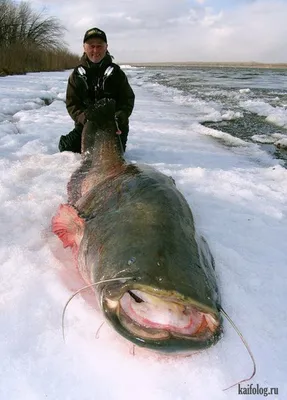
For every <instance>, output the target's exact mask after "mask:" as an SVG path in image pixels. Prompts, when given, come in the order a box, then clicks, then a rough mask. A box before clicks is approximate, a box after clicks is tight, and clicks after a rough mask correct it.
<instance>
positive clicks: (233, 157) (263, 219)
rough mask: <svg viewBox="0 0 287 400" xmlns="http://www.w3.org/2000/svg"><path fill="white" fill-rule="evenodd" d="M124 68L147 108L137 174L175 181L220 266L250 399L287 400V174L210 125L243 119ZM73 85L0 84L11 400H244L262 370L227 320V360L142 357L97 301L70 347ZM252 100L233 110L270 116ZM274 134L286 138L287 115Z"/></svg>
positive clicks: (62, 79)
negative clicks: (63, 141) (149, 169)
mask: <svg viewBox="0 0 287 400" xmlns="http://www.w3.org/2000/svg"><path fill="white" fill-rule="evenodd" d="M123 68H124V70H125V71H126V73H127V74H128V76H129V80H130V82H131V84H132V86H133V88H134V90H135V94H136V105H135V109H134V112H133V114H132V117H131V121H130V126H131V129H130V134H129V140H128V146H127V152H126V155H125V157H126V160H127V162H136V163H146V164H148V165H151V166H153V167H154V168H157V169H158V170H160V171H161V172H163V173H165V174H167V175H168V176H172V177H173V178H174V179H175V182H176V185H177V187H178V189H179V190H180V191H181V192H182V193H183V195H184V196H185V198H186V199H187V201H188V203H189V205H190V207H191V209H192V212H193V216H194V220H195V227H196V230H197V232H198V234H202V235H204V237H205V239H206V240H207V242H208V243H209V246H210V249H211V252H212V254H213V256H214V259H215V265H216V276H217V280H218V286H219V290H220V293H221V297H222V306H223V307H224V308H225V309H226V311H227V312H228V314H229V315H230V317H231V318H232V319H233V320H234V322H235V323H236V324H237V325H238V326H239V328H240V330H241V332H242V334H243V335H244V337H245V339H246V340H247V342H248V344H249V346H250V348H251V350H252V352H253V354H254V357H255V360H256V364H257V373H256V376H255V377H254V379H253V380H252V381H251V382H248V383H246V384H244V385H243V387H245V388H248V386H247V385H250V384H252V385H254V387H255V388H256V387H257V386H256V385H258V386H259V387H260V388H267V389H270V388H277V389H278V391H279V395H278V396H274V395H273V396H270V397H268V399H272V400H285V399H286V398H287V384H286V371H287V361H286V348H287V331H286V320H287V311H286V282H287V269H286V265H287V255H286V237H287V170H286V168H284V167H283V165H282V162H281V161H280V160H277V159H274V158H273V157H272V156H271V155H270V154H268V153H267V152H265V151H263V150H262V149H261V148H260V147H259V146H258V144H256V143H251V142H248V143H247V142H245V141H243V140H241V139H238V138H234V137H232V136H231V135H228V134H227V133H223V132H220V131H218V130H217V131H215V130H213V129H210V128H208V127H205V126H203V125H201V124H200V123H199V122H198V121H199V120H200V121H201V122H202V121H204V120H206V121H207V120H208V121H210V120H212V118H213V120H215V121H218V120H220V119H221V120H227V119H232V118H236V115H235V114H236V113H234V112H232V111H233V110H232V109H230V110H226V109H223V108H221V107H219V104H217V105H216V104H215V102H213V101H210V102H204V101H203V100H202V99H201V98H199V99H196V98H194V97H193V96H190V97H188V96H184V94H183V93H181V92H178V91H176V90H175V89H172V88H168V87H164V86H162V85H158V84H153V83H151V82H149V81H148V80H147V74H148V72H147V71H146V70H145V69H137V68H134V69H132V68H129V67H127V66H126V67H123ZM68 76H69V71H64V72H54V73H38V74H36V73H35V74H27V75H22V76H8V77H2V78H0V201H1V207H0V221H1V224H0V264H1V268H0V282H1V285H0V359H1V368H0V399H1V400H2V399H3V400H6V399H7V400H8V399H11V400H46V399H52V400H79V399H81V400H95V399H97V400H106V399H109V400H126V399H130V398H135V399H136V400H147V399H149V400H190V399H197V400H206V399H212V400H225V399H228V400H239V399H240V398H241V396H239V394H238V388H237V387H235V388H233V389H230V390H229V391H227V392H223V389H224V388H226V387H228V386H229V385H231V384H234V383H236V382H238V381H239V380H241V379H243V378H247V377H249V376H250V375H251V372H252V363H251V361H250V358H249V356H248V354H247V352H246V350H245V348H244V346H243V344H242V342H241V341H240V339H239V338H238V336H237V335H236V333H235V332H234V330H233V329H232V328H231V326H230V325H229V324H228V323H227V321H226V320H225V321H224V324H223V327H224V335H223V337H222V339H221V340H220V341H219V342H218V343H217V344H216V346H213V347H212V348H211V349H209V350H206V351H202V352H200V353H197V354H194V355H193V356H191V357H164V356H159V355H156V354H155V353H152V352H147V351H144V350H140V349H136V350H135V354H133V352H132V347H131V345H130V343H128V342H126V341H125V340H124V339H122V338H121V337H120V336H119V335H118V334H117V333H116V332H115V331H114V330H113V329H112V328H111V327H110V326H109V325H108V324H104V325H103V326H102V328H101V329H100V331H99V333H97V332H98V329H99V327H100V326H101V325H102V323H103V322H104V319H103V315H102V314H101V312H100V311H99V310H97V309H96V307H95V300H94V296H93V294H92V293H91V292H89V293H86V294H85V295H84V294H83V295H78V296H76V297H75V298H74V299H73V301H72V302H71V303H70V304H69V307H68V309H67V313H66V318H65V332H66V341H65V342H64V341H63V339H62V332H61V315H62V311H63V307H64V305H65V303H66V302H67V300H68V299H69V297H70V296H71V295H72V294H73V293H75V291H76V290H78V289H79V288H81V287H82V286H84V282H83V281H82V279H81V277H80V275H79V274H78V272H77V270H76V268H75V265H74V262H73V257H72V254H71V251H70V249H63V247H62V243H61V242H60V240H59V239H58V238H57V237H56V236H55V235H53V234H52V232H51V219H52V217H53V216H54V215H55V213H56V211H57V209H58V206H59V205H60V204H61V203H65V202H66V201H67V191H66V185H67V183H68V181H69V178H70V176H71V174H72V173H73V171H74V170H75V169H76V168H77V167H78V166H79V165H80V161H81V158H80V155H78V154H73V153H71V152H63V153H59V151H58V147H57V146H58V141H59V137H60V135H62V134H66V133H68V132H69V130H71V129H72V127H73V123H72V120H71V119H70V117H69V116H68V114H67V111H66V108H65V103H64V99H65V90H66V84H67V79H68ZM274 79H275V78H274ZM255 80H256V78H255ZM275 92H276V90H275ZM254 93H255V92H254V91H253V89H252V88H251V89H250V88H248V87H246V88H245V89H243V90H242V89H240V88H237V89H236V88H233V91H232V96H237V97H238V98H242V99H245V101H247V99H248V98H249V97H250V99H253V102H252V101H251V100H250V102H249V103H248V104H247V106H248V107H249V108H250V107H251V105H252V104H253V106H254V107H253V108H254V109H253V111H254V112H255V113H257V114H258V115H265V116H267V117H268V116H270V115H271V116H272V113H273V111H274V109H273V108H272V107H270V108H268V107H266V104H265V103H262V102H261V103H260V102H257V103H256V99H254V97H252V96H253V95H254ZM274 96H276V94H274ZM266 101H268V100H266ZM283 113H285V114H284V115H285V119H286V108H284V107H282V114H283ZM274 117H275V116H274ZM281 117H283V115H282V116H281ZM274 122H275V123H278V125H279V126H282V123H283V121H282V118H280V115H277V119H276V120H275V119H274ZM280 124H281V125H280ZM252 397H253V396H252ZM242 398H244V396H242ZM254 398H256V399H257V398H258V399H262V398H265V397H263V396H254Z"/></svg>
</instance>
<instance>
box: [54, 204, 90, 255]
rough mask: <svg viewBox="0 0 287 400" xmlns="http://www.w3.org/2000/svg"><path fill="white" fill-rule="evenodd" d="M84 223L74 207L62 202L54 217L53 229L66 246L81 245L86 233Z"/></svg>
mask: <svg viewBox="0 0 287 400" xmlns="http://www.w3.org/2000/svg"><path fill="white" fill-rule="evenodd" d="M84 224H85V222H84V220H83V219H82V218H80V217H79V216H78V213H77V211H76V210H75V208H74V207H72V206H70V205H69V204H61V205H60V207H59V208H58V211H57V214H56V215H55V216H54V217H53V218H52V231H53V233H55V234H56V235H57V236H58V238H59V239H60V240H61V241H62V242H63V246H64V247H65V248H66V247H74V246H75V245H76V246H79V244H80V242H81V240H82V238H83V234H84Z"/></svg>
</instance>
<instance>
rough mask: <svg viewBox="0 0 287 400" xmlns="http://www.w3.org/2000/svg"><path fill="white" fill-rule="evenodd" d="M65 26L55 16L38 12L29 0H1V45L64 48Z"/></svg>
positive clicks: (46, 48)
mask: <svg viewBox="0 0 287 400" xmlns="http://www.w3.org/2000/svg"><path fill="white" fill-rule="evenodd" d="M64 31H65V28H64V27H63V26H62V25H61V23H60V21H59V20H58V19H57V18H55V17H47V16H45V12H44V11H42V12H40V13H37V12H35V11H33V10H32V9H31V6H30V4H29V3H28V2H25V1H23V2H21V3H19V4H17V3H14V2H13V1H11V0H0V46H1V47H8V46H11V45H12V44H14V43H21V44H23V45H28V46H30V45H31V44H33V45H34V46H37V47H38V48H41V49H45V50H48V49H49V50H51V49H64V48H65V47H66V43H65V42H64V41H63V33H64Z"/></svg>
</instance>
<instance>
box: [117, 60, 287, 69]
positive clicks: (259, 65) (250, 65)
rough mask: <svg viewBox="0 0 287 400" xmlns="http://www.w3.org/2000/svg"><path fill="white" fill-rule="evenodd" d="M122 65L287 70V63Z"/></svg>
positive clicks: (130, 63)
mask: <svg viewBox="0 0 287 400" xmlns="http://www.w3.org/2000/svg"><path fill="white" fill-rule="evenodd" d="M119 64H122V65H130V66H131V67H208V68H221V67H228V68H281V69H287V63H258V62H205V61H182V62H141V63H135V62H120V63H119Z"/></svg>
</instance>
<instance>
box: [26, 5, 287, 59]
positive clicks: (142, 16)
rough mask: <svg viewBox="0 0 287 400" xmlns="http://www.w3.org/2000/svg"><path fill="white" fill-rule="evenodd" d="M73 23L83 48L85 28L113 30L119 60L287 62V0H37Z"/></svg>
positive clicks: (76, 42) (75, 47) (72, 38)
mask: <svg viewBox="0 0 287 400" xmlns="http://www.w3.org/2000/svg"><path fill="white" fill-rule="evenodd" d="M31 3H32V7H33V8H41V7H43V6H45V7H46V10H47V13H48V14H49V15H52V16H57V17H58V18H59V19H60V20H61V22H62V23H63V25H65V27H66V28H67V29H68V31H67V34H66V36H65V40H66V42H67V43H68V45H69V48H70V50H71V51H73V52H75V53H79V54H81V52H82V40H83V35H84V32H85V31H86V30H87V29H89V28H92V27H94V26H96V27H99V28H101V29H103V30H104V31H105V32H106V34H107V36H108V44H109V50H110V52H111V54H113V55H114V56H115V58H116V61H118V62H149V61H259V62H287V52H286V50H287V0H80V1H71V0H61V1H59V0H50V1H49V2H44V0H43V1H42V0H32V1H31Z"/></svg>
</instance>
